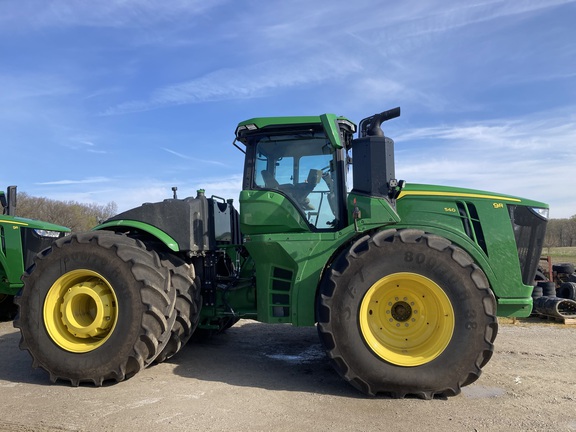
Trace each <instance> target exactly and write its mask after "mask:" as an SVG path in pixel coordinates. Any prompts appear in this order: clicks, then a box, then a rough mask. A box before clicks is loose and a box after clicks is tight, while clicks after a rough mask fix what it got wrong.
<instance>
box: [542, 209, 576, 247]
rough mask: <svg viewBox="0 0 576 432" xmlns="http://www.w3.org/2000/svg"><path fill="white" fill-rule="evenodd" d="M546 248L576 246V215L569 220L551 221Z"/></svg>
mask: <svg viewBox="0 0 576 432" xmlns="http://www.w3.org/2000/svg"><path fill="white" fill-rule="evenodd" d="M544 246H545V247H566V246H576V215H573V216H572V217H570V218H568V219H550V220H549V221H548V227H547V228H546V238H545V239H544Z"/></svg>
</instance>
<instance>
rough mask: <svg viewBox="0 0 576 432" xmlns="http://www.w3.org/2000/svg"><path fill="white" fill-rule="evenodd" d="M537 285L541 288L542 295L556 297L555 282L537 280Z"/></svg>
mask: <svg viewBox="0 0 576 432" xmlns="http://www.w3.org/2000/svg"><path fill="white" fill-rule="evenodd" d="M537 285H538V287H540V288H541V289H542V295H543V296H544V297H556V284H555V283H554V282H552V281H541V282H538V284H537Z"/></svg>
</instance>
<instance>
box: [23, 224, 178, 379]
mask: <svg viewBox="0 0 576 432" xmlns="http://www.w3.org/2000/svg"><path fill="white" fill-rule="evenodd" d="M170 276H171V275H170V272H169V270H168V269H167V268H166V267H164V266H162V263H161V261H160V258H159V257H158V255H157V254H156V252H154V251H149V250H147V249H146V245H145V244H144V243H142V242H141V241H139V240H135V239H132V238H129V237H127V236H125V235H120V234H115V233H112V232H107V231H96V232H88V233H79V234H73V235H70V236H67V237H64V238H61V239H58V240H57V241H56V242H54V243H53V245H52V247H51V248H50V249H47V250H45V251H43V252H42V253H40V254H39V255H38V256H37V257H36V258H35V264H34V265H33V266H32V268H31V269H29V271H28V273H26V274H25V275H24V277H23V281H24V288H23V289H22V291H21V294H20V296H19V297H17V299H16V302H17V304H18V305H19V307H20V314H19V317H18V318H17V319H16V321H15V323H14V325H15V327H17V328H19V329H20V332H21V335H22V339H21V341H20V348H21V349H25V350H27V351H28V352H29V353H30V355H31V356H32V359H33V364H32V365H33V367H41V368H42V369H45V370H46V371H47V372H48V373H49V374H50V380H51V381H52V382H55V381H56V380H59V379H62V380H68V381H70V382H71V383H72V385H74V386H77V385H79V384H80V383H81V382H90V383H93V384H94V385H97V386H100V385H102V383H103V382H104V381H106V380H115V381H122V380H124V379H126V378H129V377H131V376H133V375H134V374H136V373H137V372H138V371H140V370H141V369H143V368H145V367H146V366H148V365H149V364H150V363H152V361H153V360H154V359H155V358H156V356H157V355H158V353H159V352H160V351H161V350H162V349H163V348H164V346H165V345H166V343H167V342H168V339H169V337H170V334H171V333H170V330H171V328H172V326H173V324H174V320H175V319H176V314H175V312H174V304H175V301H176V290H175V289H174V288H173V287H172V284H171V282H170Z"/></svg>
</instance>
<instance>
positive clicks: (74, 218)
mask: <svg viewBox="0 0 576 432" xmlns="http://www.w3.org/2000/svg"><path fill="white" fill-rule="evenodd" d="M117 211H118V210H117V206H116V203H115V202H113V201H111V202H109V203H108V204H105V205H99V204H82V203H79V202H76V201H57V200H51V199H48V198H44V197H33V196H30V195H28V194H27V193H25V192H20V193H18V207H17V209H16V214H17V215H18V216H21V217H26V218H30V219H38V220H43V221H46V222H52V223H55V224H58V225H64V226H67V227H68V228H70V229H71V230H72V231H88V230H90V229H91V228H92V227H94V226H95V225H97V224H98V223H100V222H101V221H103V220H105V219H108V218H109V217H111V216H114V215H115V214H116V213H117Z"/></svg>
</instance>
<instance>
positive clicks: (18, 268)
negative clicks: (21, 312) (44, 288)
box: [0, 186, 70, 320]
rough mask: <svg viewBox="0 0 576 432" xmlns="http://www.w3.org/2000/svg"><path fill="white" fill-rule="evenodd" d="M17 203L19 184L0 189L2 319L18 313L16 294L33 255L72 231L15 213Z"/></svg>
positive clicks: (0, 288) (0, 302) (0, 300)
mask: <svg viewBox="0 0 576 432" xmlns="http://www.w3.org/2000/svg"><path fill="white" fill-rule="evenodd" d="M16 203H17V195H16V186H9V187H8V188H7V190H6V193H4V191H0V241H1V244H0V320H11V319H13V318H14V317H15V316H16V312H17V308H16V305H15V304H14V302H13V299H14V295H15V294H16V293H17V292H18V291H20V289H21V288H22V285H23V284H22V281H21V280H20V278H21V277H22V274H23V273H24V270H25V269H26V268H27V267H28V266H30V265H31V264H32V260H33V258H34V255H36V254H37V253H38V252H40V251H41V250H42V249H45V248H47V247H49V246H50V245H51V244H52V242H53V241H54V239H56V238H58V237H62V236H64V235H65V234H66V233H68V232H70V230H69V229H68V228H65V227H63V226H59V225H54V224H51V223H48V222H41V221H37V220H31V219H25V218H19V217H17V216H15V214H16Z"/></svg>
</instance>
